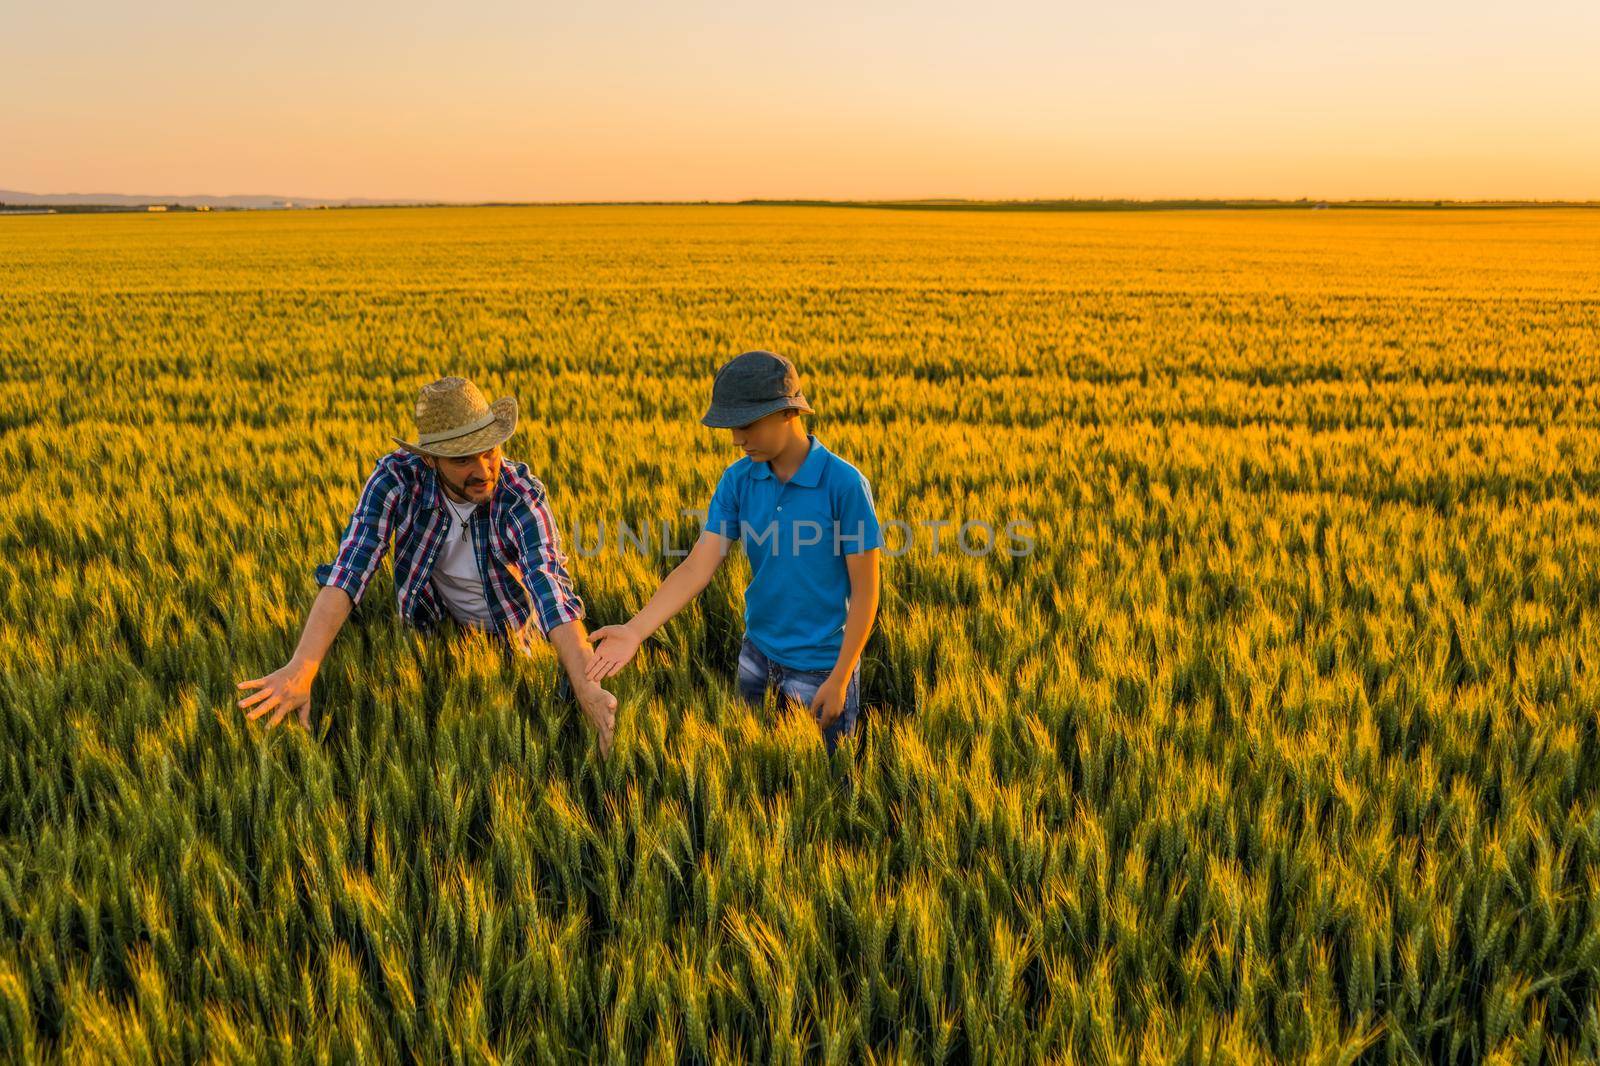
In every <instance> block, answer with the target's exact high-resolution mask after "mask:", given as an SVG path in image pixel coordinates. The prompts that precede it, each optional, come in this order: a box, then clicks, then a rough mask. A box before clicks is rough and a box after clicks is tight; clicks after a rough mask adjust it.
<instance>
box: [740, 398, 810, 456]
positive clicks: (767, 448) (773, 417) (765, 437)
mask: <svg viewBox="0 0 1600 1066" xmlns="http://www.w3.org/2000/svg"><path fill="white" fill-rule="evenodd" d="M797 417H799V412H797V411H795V410H794V409H792V408H789V409H785V410H782V411H774V412H772V413H771V414H770V415H764V416H763V417H761V418H758V419H756V420H755V421H754V422H752V423H750V424H749V425H748V426H740V427H738V428H737V429H734V430H730V431H729V432H731V433H732V434H733V443H734V444H735V445H737V446H738V447H740V448H743V449H744V453H745V454H746V455H748V456H749V457H750V459H751V461H753V462H757V463H768V462H771V461H772V460H773V459H776V458H777V457H778V453H779V452H781V451H783V446H784V445H785V444H787V443H788V442H789V439H790V438H791V437H793V436H794V426H793V425H792V424H791V423H793V422H794V420H795V419H796V418H797Z"/></svg>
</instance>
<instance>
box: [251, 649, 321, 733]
mask: <svg viewBox="0 0 1600 1066" xmlns="http://www.w3.org/2000/svg"><path fill="white" fill-rule="evenodd" d="M316 676H317V668H316V667H315V666H313V665H311V664H309V663H301V662H299V661H298V660H294V659H291V660H290V661H289V662H288V664H287V665H285V666H282V667H279V668H278V669H277V670H274V671H273V672H272V673H270V674H268V675H267V676H265V677H257V678H252V679H251V680H249V681H241V682H239V684H238V685H237V686H235V687H237V688H241V689H246V688H253V689H259V691H258V692H256V693H255V695H253V696H246V697H245V698H244V699H242V700H240V701H239V706H240V707H249V706H250V705H251V704H254V705H255V710H253V711H251V712H250V713H249V714H246V715H245V717H246V718H248V719H250V720H251V721H252V722H253V721H255V720H256V719H257V718H260V717H261V716H262V715H264V714H266V713H267V712H268V711H271V712H272V717H271V718H269V719H267V725H268V727H269V728H270V727H271V726H275V725H277V724H278V723H279V722H281V721H283V718H284V715H286V714H288V713H289V712H290V711H299V712H300V724H301V725H303V726H308V727H309V726H310V725H311V682H312V681H314V680H315V679H316Z"/></svg>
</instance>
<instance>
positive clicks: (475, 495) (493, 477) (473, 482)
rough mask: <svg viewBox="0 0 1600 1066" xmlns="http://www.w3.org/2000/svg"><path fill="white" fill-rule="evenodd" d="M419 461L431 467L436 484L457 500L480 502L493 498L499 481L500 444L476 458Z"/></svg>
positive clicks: (438, 457) (439, 458)
mask: <svg viewBox="0 0 1600 1066" xmlns="http://www.w3.org/2000/svg"><path fill="white" fill-rule="evenodd" d="M423 462H425V463H427V464H428V465H429V466H431V467H433V469H434V472H435V473H437V474H438V475H439V481H440V482H441V483H443V484H444V485H445V487H447V488H449V489H450V490H451V491H452V492H454V493H455V495H456V497H457V498H458V499H462V500H470V501H472V502H473V503H484V502H486V501H487V500H488V499H489V497H491V496H493V495H494V487H495V483H496V482H497V481H498V480H499V478H500V445H498V444H496V445H495V446H494V447H493V448H490V449H489V450H488V451H486V452H479V453H478V454H477V455H441V456H437V457H435V456H431V455H430V456H427V457H425V458H424V459H423Z"/></svg>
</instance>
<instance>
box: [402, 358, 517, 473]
mask: <svg viewBox="0 0 1600 1066" xmlns="http://www.w3.org/2000/svg"><path fill="white" fill-rule="evenodd" d="M516 428H517V398H516V397H515V396H502V397H500V398H499V399H498V400H496V401H495V402H494V403H492V404H491V403H487V402H485V400H484V398H483V393H481V392H479V391H478V387H477V386H476V385H474V384H473V383H472V382H470V381H468V380H467V379H466V378H453V377H452V378H440V379H439V380H438V381H434V382H430V383H429V384H427V385H424V386H422V392H421V393H419V394H418V395H417V439H416V441H415V442H412V441H405V440H401V439H400V438H399V437H391V439H392V440H393V441H394V442H395V443H396V444H398V445H400V447H402V448H404V449H405V450H406V451H408V452H415V453H416V454H418V455H433V456H440V455H447V456H457V455H477V454H478V453H479V452H484V451H488V450H489V449H490V448H493V447H494V446H495V445H496V444H499V443H501V442H502V441H504V440H505V439H506V438H507V437H509V436H511V433H512V431H513V430H515V429H516Z"/></svg>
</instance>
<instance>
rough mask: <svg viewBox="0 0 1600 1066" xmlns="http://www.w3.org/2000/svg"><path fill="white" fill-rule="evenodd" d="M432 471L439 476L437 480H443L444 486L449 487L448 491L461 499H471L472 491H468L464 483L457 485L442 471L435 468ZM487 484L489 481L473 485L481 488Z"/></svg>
mask: <svg viewBox="0 0 1600 1066" xmlns="http://www.w3.org/2000/svg"><path fill="white" fill-rule="evenodd" d="M434 473H435V474H437V475H438V476H439V480H440V481H442V482H444V484H445V487H446V488H448V489H450V491H452V492H454V493H455V494H456V495H457V496H460V497H462V498H463V499H471V498H472V493H471V492H470V491H468V486H467V485H466V484H465V483H463V484H460V485H457V484H456V483H455V482H453V481H451V480H450V479H449V478H448V477H446V476H445V475H444V471H442V470H439V469H437V468H435V469H434ZM488 484H490V483H489V482H481V483H480V484H479V485H478V486H475V487H478V488H481V487H482V486H483V485H488Z"/></svg>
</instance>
